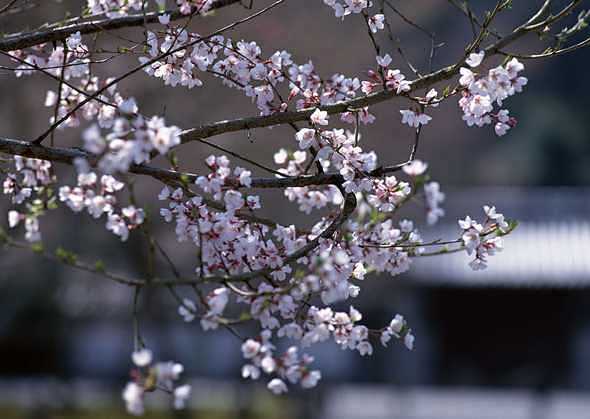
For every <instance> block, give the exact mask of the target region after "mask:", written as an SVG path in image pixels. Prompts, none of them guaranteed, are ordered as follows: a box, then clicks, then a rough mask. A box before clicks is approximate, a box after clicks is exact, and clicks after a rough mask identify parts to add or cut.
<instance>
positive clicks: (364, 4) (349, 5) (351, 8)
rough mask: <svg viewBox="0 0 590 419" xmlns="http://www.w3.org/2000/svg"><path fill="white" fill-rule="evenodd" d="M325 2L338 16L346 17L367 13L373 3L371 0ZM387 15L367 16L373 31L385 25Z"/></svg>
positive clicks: (331, 0)
mask: <svg viewBox="0 0 590 419" xmlns="http://www.w3.org/2000/svg"><path fill="white" fill-rule="evenodd" d="M323 2H324V4H326V5H327V6H330V7H331V8H332V9H334V14H335V16H336V17H338V18H342V19H344V17H345V16H348V15H350V14H358V13H367V9H368V8H370V7H371V6H372V5H373V2H372V1H370V0H323ZM384 22H385V15H383V14H381V13H379V14H375V15H372V16H370V17H368V18H367V23H368V25H369V28H370V30H371V32H373V33H376V32H377V31H378V30H382V29H383V28H384V27H385V24H384Z"/></svg>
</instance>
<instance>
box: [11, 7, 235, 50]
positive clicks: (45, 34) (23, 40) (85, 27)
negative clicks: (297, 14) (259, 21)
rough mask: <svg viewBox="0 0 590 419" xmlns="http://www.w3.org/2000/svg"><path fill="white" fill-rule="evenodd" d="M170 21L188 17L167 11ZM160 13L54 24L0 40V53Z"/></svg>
mask: <svg viewBox="0 0 590 419" xmlns="http://www.w3.org/2000/svg"><path fill="white" fill-rule="evenodd" d="M239 2H240V0H217V1H215V3H213V5H212V6H211V10H215V9H220V8H222V7H226V6H229V5H231V4H235V3H239ZM166 13H169V14H170V20H178V19H182V18H188V17H189V16H190V15H183V14H181V13H180V12H179V11H178V10H169V11H167V12H166ZM161 14H162V13H157V12H150V13H145V14H144V13H138V14H133V15H128V16H124V17H119V18H112V19H111V18H98V19H92V20H88V21H85V22H80V23H73V24H70V25H67V26H61V23H55V24H53V25H50V26H49V27H48V28H43V29H39V30H36V31H33V32H26V33H13V34H10V35H6V36H5V37H4V38H2V39H0V51H14V50H17V49H23V48H29V47H32V46H35V45H39V44H43V43H46V42H56V41H63V40H65V39H66V38H67V37H69V36H70V35H72V34H73V33H76V32H80V33H81V34H90V33H96V32H102V31H107V30H113V29H121V28H130V27H136V26H143V25H144V24H146V23H155V22H157V21H158V17H159V16H161Z"/></svg>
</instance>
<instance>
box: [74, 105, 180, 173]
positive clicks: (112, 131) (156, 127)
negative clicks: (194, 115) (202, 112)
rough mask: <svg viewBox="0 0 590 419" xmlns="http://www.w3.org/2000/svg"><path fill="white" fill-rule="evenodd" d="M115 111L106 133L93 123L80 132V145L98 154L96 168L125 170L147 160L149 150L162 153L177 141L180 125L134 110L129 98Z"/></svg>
mask: <svg viewBox="0 0 590 419" xmlns="http://www.w3.org/2000/svg"><path fill="white" fill-rule="evenodd" d="M116 111H117V114H118V116H117V117H115V118H114V119H113V121H112V124H109V127H107V128H109V129H108V130H107V131H108V132H107V134H106V135H105V134H103V132H102V130H101V127H100V126H99V125H96V124H94V125H92V126H90V127H89V128H87V129H86V130H85V131H84V135H83V141H84V149H85V150H86V151H88V152H90V153H92V154H95V155H97V156H99V162H98V168H99V169H100V170H101V171H103V172H105V173H115V172H126V171H127V170H129V167H130V166H131V165H133V164H141V163H145V162H148V161H150V160H151V158H152V154H153V153H156V154H162V155H163V154H166V153H167V152H168V151H169V150H170V149H171V148H173V147H174V146H177V145H178V144H180V142H181V140H180V132H181V131H180V128H178V127H176V126H174V125H171V126H168V125H166V121H165V120H164V118H162V117H159V116H153V117H151V118H147V117H144V116H142V115H140V114H138V107H137V104H136V103H135V100H134V99H133V98H130V99H125V100H123V101H122V102H121V103H120V104H119V106H118V108H117V109H116ZM103 126H104V125H103Z"/></svg>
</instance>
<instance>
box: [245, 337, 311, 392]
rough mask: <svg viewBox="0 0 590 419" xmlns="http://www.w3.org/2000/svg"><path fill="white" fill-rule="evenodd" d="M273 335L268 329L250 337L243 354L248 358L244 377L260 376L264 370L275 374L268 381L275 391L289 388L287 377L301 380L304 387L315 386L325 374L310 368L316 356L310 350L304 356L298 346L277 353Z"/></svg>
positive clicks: (299, 381)
mask: <svg viewBox="0 0 590 419" xmlns="http://www.w3.org/2000/svg"><path fill="white" fill-rule="evenodd" d="M271 337H272V333H271V331H270V330H264V331H263V332H262V333H261V334H260V336H258V337H256V338H254V339H247V340H246V341H245V342H244V343H243V344H242V356H243V357H244V359H246V361H247V362H248V363H247V364H245V365H244V366H243V367H242V377H243V378H250V379H253V380H256V379H258V378H259V377H260V375H261V372H263V373H265V374H267V375H270V376H272V377H274V378H272V379H271V380H270V381H269V382H268V384H267V388H268V389H269V390H270V391H271V392H273V393H274V394H282V393H286V392H287V390H288V389H287V384H286V383H285V380H286V381H288V382H289V383H291V384H297V383H299V384H300V385H301V387H302V388H312V387H315V386H316V384H317V383H318V381H319V380H320V379H321V377H322V375H321V372H320V371H318V370H311V369H310V368H309V365H310V364H311V363H312V362H313V357H312V356H310V355H308V354H303V355H302V356H301V357H300V356H299V350H298V348H297V347H296V346H291V347H289V348H288V349H287V350H286V351H285V352H284V353H283V354H282V355H280V356H276V355H275V350H276V347H275V346H274V345H273V343H272V341H271Z"/></svg>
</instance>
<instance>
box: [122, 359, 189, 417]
mask: <svg viewBox="0 0 590 419" xmlns="http://www.w3.org/2000/svg"><path fill="white" fill-rule="evenodd" d="M131 359H132V361H133V364H134V365H135V367H136V368H135V369H133V370H132V371H131V376H132V381H129V382H128V383H127V385H126V386H125V389H124V390H123V400H124V401H125V405H126V407H127V411H128V412H129V413H131V414H133V415H136V416H140V415H142V414H143V413H144V410H145V408H144V398H145V394H146V393H148V392H152V391H154V390H156V389H163V390H164V391H166V392H168V393H171V394H172V395H173V397H174V403H173V404H174V408H175V409H184V408H185V407H186V403H187V401H188V399H189V398H190V395H191V386H190V385H188V384H184V385H176V382H177V381H178V380H179V378H180V375H181V374H182V372H183V371H184V367H183V366H182V364H178V363H176V362H173V361H168V362H156V363H154V362H153V354H152V351H150V350H149V349H146V348H143V349H138V350H136V351H134V352H133V353H132V354H131Z"/></svg>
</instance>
